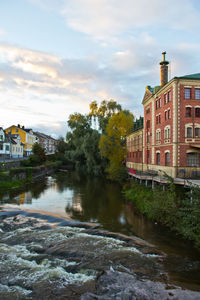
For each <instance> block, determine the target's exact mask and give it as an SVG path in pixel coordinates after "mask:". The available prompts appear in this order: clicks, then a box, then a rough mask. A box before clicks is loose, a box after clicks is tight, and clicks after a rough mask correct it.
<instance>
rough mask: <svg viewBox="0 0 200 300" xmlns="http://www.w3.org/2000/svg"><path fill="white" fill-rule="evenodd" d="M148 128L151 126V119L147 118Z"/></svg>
mask: <svg viewBox="0 0 200 300" xmlns="http://www.w3.org/2000/svg"><path fill="white" fill-rule="evenodd" d="M147 128H150V120H147Z"/></svg>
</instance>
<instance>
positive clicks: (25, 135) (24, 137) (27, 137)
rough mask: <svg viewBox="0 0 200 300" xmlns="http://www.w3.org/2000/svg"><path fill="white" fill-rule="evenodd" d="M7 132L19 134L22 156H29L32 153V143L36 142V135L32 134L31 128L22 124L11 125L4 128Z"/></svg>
mask: <svg viewBox="0 0 200 300" xmlns="http://www.w3.org/2000/svg"><path fill="white" fill-rule="evenodd" d="M5 132H6V133H7V134H14V135H20V137H21V142H22V143H23V144H24V145H25V146H24V156H29V155H30V154H31V153H32V147H33V144H34V143H36V141H37V137H36V136H35V135H34V134H33V131H32V129H26V128H24V126H20V125H19V124H18V125H17V126H16V125H12V126H10V127H8V128H7V129H5Z"/></svg>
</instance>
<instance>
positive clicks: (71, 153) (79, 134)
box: [65, 113, 105, 175]
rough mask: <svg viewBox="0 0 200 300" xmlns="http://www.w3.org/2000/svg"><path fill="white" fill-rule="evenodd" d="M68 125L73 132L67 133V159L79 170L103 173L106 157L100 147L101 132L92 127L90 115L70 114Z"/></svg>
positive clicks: (96, 173) (88, 172) (93, 173)
mask: <svg viewBox="0 0 200 300" xmlns="http://www.w3.org/2000/svg"><path fill="white" fill-rule="evenodd" d="M68 125H69V127H70V129H71V132H68V133H67V135H66V143H67V145H68V150H67V151H66V152H65V157H66V159H67V160H69V161H70V162H72V163H73V164H74V166H75V168H76V170H78V171H82V172H85V173H87V174H91V175H101V174H102V173H103V169H104V162H103V161H104V160H105V159H103V158H102V157H101V154H100V151H99V149H98V143H99V138H100V133H99V132H98V131H97V130H95V129H93V128H91V125H90V118H89V117H88V116H85V115H82V114H79V113H75V114H73V115H70V117H69V120H68Z"/></svg>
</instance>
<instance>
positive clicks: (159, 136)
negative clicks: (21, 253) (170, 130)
mask: <svg viewBox="0 0 200 300" xmlns="http://www.w3.org/2000/svg"><path fill="white" fill-rule="evenodd" d="M160 140H161V130H160V129H157V130H156V142H159V141H160Z"/></svg>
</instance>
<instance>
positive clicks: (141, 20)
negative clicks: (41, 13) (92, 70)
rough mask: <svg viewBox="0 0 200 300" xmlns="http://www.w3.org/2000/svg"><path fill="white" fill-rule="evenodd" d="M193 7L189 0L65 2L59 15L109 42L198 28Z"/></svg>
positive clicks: (197, 14)
mask: <svg viewBox="0 0 200 300" xmlns="http://www.w3.org/2000/svg"><path fill="white" fill-rule="evenodd" d="M59 3H60V2H59ZM193 3H194V1H189V0H176V1H174V0H168V1H160V0H152V1H149V0H134V1H133V0H124V1H121V0H95V1H93V0H66V1H62V5H60V13H61V14H62V15H63V16H64V17H65V20H66V23H67V25H68V26H70V27H71V28H73V29H74V30H77V31H80V32H83V33H85V34H87V35H91V36H93V37H95V38H99V39H108V38H109V37H111V36H113V35H115V36H116V35H120V34H121V33H126V32H130V31H134V30H137V29H142V28H147V27H155V26H160V27H166V26H167V27H168V28H173V29H174V28H175V29H180V30H185V29H186V30H187V29H191V28H193V29H194V28H195V27H198V28H199V13H198V12H197V10H196V9H195V7H194V4H193ZM183 15H184V21H183V18H182V16H183Z"/></svg>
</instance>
